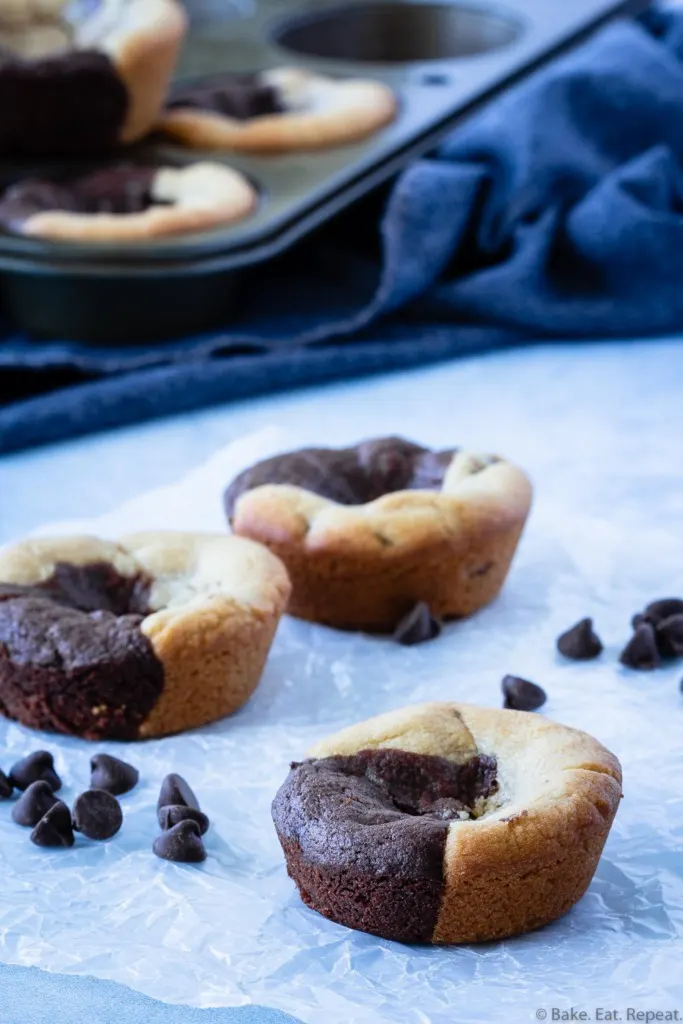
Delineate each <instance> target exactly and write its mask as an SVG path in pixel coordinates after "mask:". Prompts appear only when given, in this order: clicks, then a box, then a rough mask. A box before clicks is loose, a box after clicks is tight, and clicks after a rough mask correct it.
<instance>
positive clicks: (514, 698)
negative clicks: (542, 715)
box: [501, 676, 548, 711]
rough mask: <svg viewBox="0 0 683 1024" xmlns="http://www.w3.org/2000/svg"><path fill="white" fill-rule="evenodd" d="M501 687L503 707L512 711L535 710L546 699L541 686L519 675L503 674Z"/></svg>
mask: <svg viewBox="0 0 683 1024" xmlns="http://www.w3.org/2000/svg"><path fill="white" fill-rule="evenodd" d="M501 688H502V690H503V696H504V697H505V700H504V702H503V707H504V708H510V709H512V710H513V711H536V709H537V708H540V707H542V706H543V705H544V704H545V702H546V700H547V699H548V698H547V696H546V692H545V690H544V689H543V687H542V686H538V685H537V684H536V683H531V682H529V680H528V679H520V677H519V676H504V677H503V681H502V683H501Z"/></svg>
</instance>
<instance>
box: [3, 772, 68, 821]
mask: <svg viewBox="0 0 683 1024" xmlns="http://www.w3.org/2000/svg"><path fill="white" fill-rule="evenodd" d="M57 802H58V801H57V797H56V796H55V795H54V794H53V792H52V787H51V786H50V785H49V783H47V782H44V781H43V780H42V779H41V780H39V781H38V782H32V783H31V785H30V786H29V787H28V789H27V790H26V791H25V792H24V793H22V794H21V796H20V797H19V799H18V800H17V802H16V803H15V805H14V807H13V808H12V821H15V822H16V823H17V825H24V826H25V827H26V828H33V827H34V826H35V825H37V824H38V822H39V821H40V819H41V818H42V817H44V815H46V814H47V812H48V811H49V810H50V808H51V807H54V805H55V804H56V803H57Z"/></svg>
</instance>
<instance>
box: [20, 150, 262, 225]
mask: <svg viewBox="0 0 683 1024" xmlns="http://www.w3.org/2000/svg"><path fill="white" fill-rule="evenodd" d="M256 202H257V196H256V192H255V190H254V189H253V188H252V186H251V185H250V184H249V182H248V181H247V179H246V178H245V177H244V176H243V175H242V174H240V173H239V172H238V171H234V170H232V169H231V168H229V167H224V166H222V165H221V164H214V163H196V164H192V165H190V166H188V167H141V166H134V167H133V166H119V167H109V168H105V169H104V170H99V171H95V172H93V173H91V174H87V175H84V176H83V177H80V178H73V179H71V180H55V181H50V180H47V179H40V178H28V179H26V180H24V181H20V182H19V183H18V184H16V185H12V186H10V188H8V189H7V191H6V192H5V193H4V195H3V196H2V197H1V198H0V226H2V227H4V228H5V229H6V230H9V231H14V232H17V233H19V234H22V235H26V236H29V237H33V238H49V239H54V240H57V241H87V242H107V241H123V242H128V241H136V240H138V241H139V240H143V239H150V238H159V237H161V236H164V235H177V234H181V233H185V232H190V231H206V230H208V229H210V228H215V227H218V226H219V225H226V224H231V223H234V222H235V221H238V220H242V219H244V218H245V217H246V216H248V215H249V214H250V213H251V212H252V211H253V210H254V208H255V206H256Z"/></svg>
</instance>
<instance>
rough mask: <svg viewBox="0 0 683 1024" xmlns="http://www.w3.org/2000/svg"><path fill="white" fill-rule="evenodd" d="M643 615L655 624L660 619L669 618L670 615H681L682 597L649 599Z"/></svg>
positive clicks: (682, 609)
mask: <svg viewBox="0 0 683 1024" xmlns="http://www.w3.org/2000/svg"><path fill="white" fill-rule="evenodd" d="M643 615H644V617H645V618H646V619H647V621H648V622H651V623H652V625H653V626H656V625H658V623H660V622H661V621H662V619H669V618H671V616H672V615H683V599H681V598H680V597H662V598H660V599H659V600H658V601H651V602H650V604H649V605H648V606H647V608H646V609H645V611H644V612H643Z"/></svg>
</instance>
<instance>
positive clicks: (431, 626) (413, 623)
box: [394, 601, 441, 647]
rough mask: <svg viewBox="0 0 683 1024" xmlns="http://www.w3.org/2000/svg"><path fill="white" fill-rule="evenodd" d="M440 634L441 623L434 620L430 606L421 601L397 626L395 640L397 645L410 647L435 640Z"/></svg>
mask: <svg viewBox="0 0 683 1024" xmlns="http://www.w3.org/2000/svg"><path fill="white" fill-rule="evenodd" d="M440 632H441V622H440V621H439V620H438V619H436V618H434V616H433V615H432V613H431V612H430V610H429V605H428V604H426V603H425V602H424V601H419V602H418V603H417V604H416V605H415V607H414V608H411V610H410V611H409V612H408V614H407V615H404V616H403V618H402V619H401V620H400V622H399V623H398V625H397V626H396V629H395V630H394V640H395V641H396V643H397V644H403V645H404V646H405V647H409V646H411V645H412V644H423V643H425V642H426V641H427V640H434V639H435V637H437V636H438V635H439V633H440Z"/></svg>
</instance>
